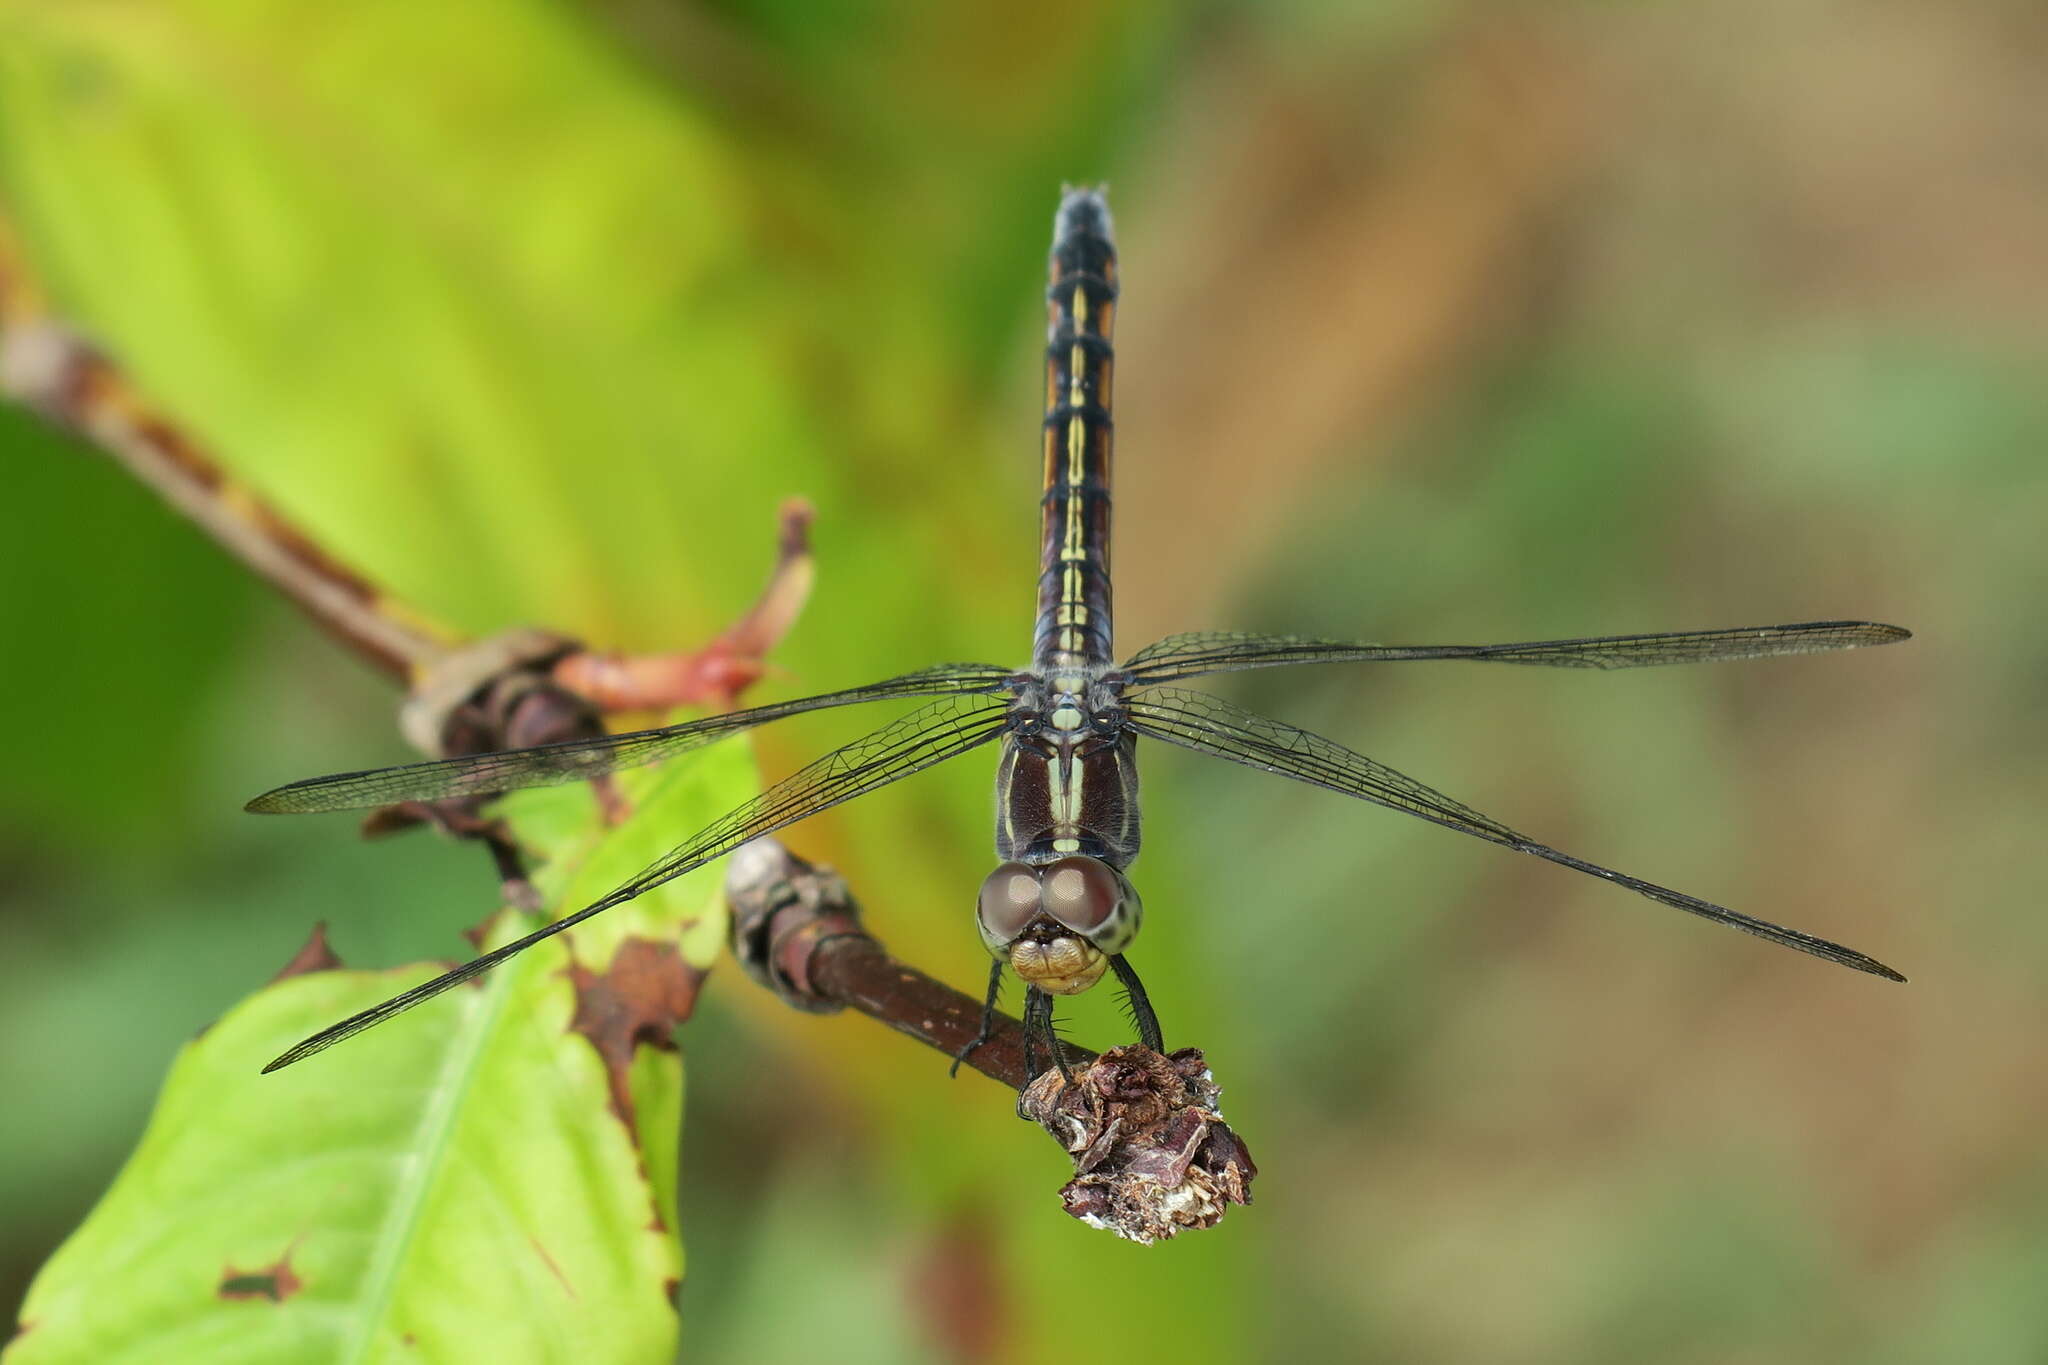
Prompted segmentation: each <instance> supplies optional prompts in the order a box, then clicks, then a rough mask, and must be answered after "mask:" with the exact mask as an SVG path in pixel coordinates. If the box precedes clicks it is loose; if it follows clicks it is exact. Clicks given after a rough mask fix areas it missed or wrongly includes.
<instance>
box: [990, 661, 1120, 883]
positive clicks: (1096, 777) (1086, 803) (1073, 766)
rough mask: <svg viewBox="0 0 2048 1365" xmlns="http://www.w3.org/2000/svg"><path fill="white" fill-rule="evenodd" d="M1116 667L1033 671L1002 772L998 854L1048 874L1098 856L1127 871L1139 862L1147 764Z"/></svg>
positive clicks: (1022, 689)
mask: <svg viewBox="0 0 2048 1365" xmlns="http://www.w3.org/2000/svg"><path fill="white" fill-rule="evenodd" d="M1123 683H1124V675H1123V674H1122V673H1120V672H1116V671H1112V670H1108V669H1094V670H1091V669H1078V668H1077V669H1074V670H1071V671H1065V670H1062V671H1058V672H1045V673H1040V672H1028V673H1020V674H1017V675H1016V676H1015V677H1014V678H1012V680H1011V684H1010V685H1011V688H1012V700H1011V702H1010V707H1009V712H1008V715H1007V717H1006V728H1007V733H1005V735H1004V736H1003V757H1002V761H1001V763H1000V764H999V765H998V767H997V770H996V856H997V857H998V858H1003V859H1006V860H1009V861H1013V862H1020V863H1028V864H1031V865H1033V866H1039V865H1043V864H1046V863H1050V862H1053V861H1055V860H1057V859H1060V858H1066V857H1075V856H1081V857H1089V858H1099V859H1101V860H1102V861H1103V862H1105V863H1107V864H1109V865H1110V866H1111V867H1112V868H1115V869H1117V870H1119V871H1121V870H1122V869H1123V868H1126V867H1128V866H1130V864H1131V861H1132V859H1134V858H1136V857H1137V856H1138V765H1137V755H1136V751H1135V746H1134V737H1133V735H1132V732H1131V728H1130V718H1129V715H1128V713H1127V712H1126V710H1125V708H1124V704H1123Z"/></svg>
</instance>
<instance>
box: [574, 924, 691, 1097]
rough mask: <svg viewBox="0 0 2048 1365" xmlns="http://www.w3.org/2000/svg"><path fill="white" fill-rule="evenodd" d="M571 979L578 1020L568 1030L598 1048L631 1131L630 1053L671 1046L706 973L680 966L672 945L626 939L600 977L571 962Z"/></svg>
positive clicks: (607, 1076)
mask: <svg viewBox="0 0 2048 1365" xmlns="http://www.w3.org/2000/svg"><path fill="white" fill-rule="evenodd" d="M569 980H570V983H571V984H573V985H574V986H575V987H576V1017H575V1018H573V1019H571V1020H570V1021H569V1028H570V1031H571V1032H574V1033H580V1034H582V1035H583V1036H584V1037H586V1038H588V1039H589V1040H590V1045H591V1046H592V1047H594V1048H596V1049H597V1055H598V1056H599V1057H600V1058H601V1059H603V1061H604V1066H605V1075H606V1080H607V1081H608V1083H609V1084H610V1086H611V1105H612V1112H613V1113H615V1114H617V1115H618V1116H619V1118H620V1119H621V1120H623V1121H624V1122H625V1123H626V1125H627V1126H628V1127H631V1126H632V1124H633V1092H632V1089H631V1087H630V1085H629V1083H628V1079H629V1074H628V1073H629V1072H630V1070H631V1068H632V1065H633V1051H634V1049H635V1048H636V1047H638V1046H639V1045H640V1044H642V1043H647V1044H650V1045H652V1046H654V1047H660V1048H670V1049H673V1048H674V1047H675V1040H674V1039H673V1038H672V1037H671V1036H670V1035H671V1034H673V1033H674V1032H675V1028H676V1025H678V1024H680V1023H682V1022H683V1021H684V1020H685V1019H688V1018H689V1017H690V1012H691V1011H692V1010H693V1009H695V1008H696V1004H697V988H698V986H699V985H701V984H702V982H703V980H704V973H703V971H701V970H700V969H698V968H696V967H692V966H691V965H690V964H689V963H687V962H685V961H683V955H682V952H681V951H680V950H679V949H678V948H677V947H676V945H675V944H674V943H657V942H656V941H654V940H653V939H646V938H628V939H626V940H625V941H624V942H623V943H621V944H620V945H619V950H618V951H617V952H616V953H614V954H613V955H612V964H611V966H610V967H608V968H606V969H605V971H604V973H603V974H602V975H600V974H598V973H596V972H593V971H591V970H590V969H589V968H588V967H585V966H583V965H582V964H581V963H572V964H571V965H570V967H569Z"/></svg>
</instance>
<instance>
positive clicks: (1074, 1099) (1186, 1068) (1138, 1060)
mask: <svg viewBox="0 0 2048 1365" xmlns="http://www.w3.org/2000/svg"><path fill="white" fill-rule="evenodd" d="M1221 1093H1222V1092H1221V1091H1220V1090H1219V1089H1218V1087H1217V1085H1216V1082H1215V1080H1214V1078H1212V1077H1211V1076H1210V1074H1209V1067H1208V1064H1207V1063H1206V1062H1204V1061H1203V1060H1202V1053H1201V1051H1200V1049H1198V1048H1182V1049H1181V1050H1180V1051H1178V1052H1175V1053H1173V1054H1172V1055H1170V1056H1161V1055H1160V1054H1159V1053H1157V1052H1154V1051H1152V1050H1151V1049H1150V1048H1145V1047H1136V1046H1133V1047H1118V1048H1111V1049H1110V1050H1109V1051H1108V1052H1105V1053H1103V1054H1102V1055H1101V1056H1100V1057H1097V1058H1096V1059H1095V1060H1094V1061H1092V1062H1090V1063H1088V1065H1087V1066H1085V1067H1081V1068H1078V1069H1076V1070H1075V1072H1074V1079H1073V1081H1072V1083H1069V1082H1068V1081H1067V1080H1066V1079H1065V1078H1064V1077H1062V1076H1061V1075H1060V1073H1059V1072H1058V1071H1046V1072H1044V1073H1043V1074H1041V1075H1040V1076H1039V1077H1038V1079H1037V1080H1035V1081H1033V1082H1032V1083H1031V1085H1030V1087H1029V1088H1027V1089H1026V1090H1025V1091H1024V1094H1023V1095H1022V1096H1021V1097H1020V1098H1019V1099H1018V1102H1017V1108H1018V1112H1019V1113H1021V1114H1023V1115H1024V1116H1025V1117H1026V1118H1029V1119H1033V1120H1035V1121H1036V1122H1037V1123H1038V1124H1039V1126H1040V1127H1042V1128H1044V1129H1045V1131H1046V1132H1048V1133H1050V1134H1052V1135H1053V1137H1054V1138H1055V1139H1057V1140H1058V1141H1059V1143H1060V1145H1061V1146H1063V1147H1065V1148H1066V1149H1067V1152H1068V1153H1069V1154H1070V1155H1071V1156H1072V1157H1073V1158H1074V1178H1073V1179H1072V1180H1070V1181H1068V1182H1067V1183H1066V1185H1065V1186H1064V1187H1062V1188H1061V1190H1060V1202H1061V1203H1062V1204H1063V1205H1065V1206H1066V1210H1067V1212H1068V1213H1069V1214H1071V1215H1073V1216H1074V1217H1076V1218H1078V1219H1080V1220H1081V1221H1082V1222H1084V1223H1086V1224H1088V1225H1089V1226H1090V1227H1097V1228H1106V1229H1107V1230H1109V1231H1111V1232H1114V1233H1115V1234H1116V1235H1117V1236H1119V1237H1123V1238H1127V1239H1128V1240H1130V1241H1133V1242H1143V1243H1151V1242H1158V1241H1163V1240H1165V1239H1166V1238H1169V1237H1173V1236H1175V1235H1177V1234H1179V1233H1181V1232H1184V1231H1186V1230H1188V1229H1190V1228H1207V1227H1214V1226H1215V1225H1216V1224H1217V1223H1218V1222H1220V1221H1221V1220H1222V1218H1223V1215H1224V1214H1225V1213H1227V1212H1229V1209H1230V1206H1231V1205H1232V1204H1249V1203H1251V1202H1252V1194H1251V1183H1252V1178H1253V1177H1254V1176H1256V1175H1257V1174H1258V1173H1259V1171H1258V1167H1257V1166H1255V1165H1253V1164H1252V1157H1251V1153H1250V1152H1249V1151H1247V1150H1246V1149H1245V1145H1244V1142H1243V1141H1242V1140H1241V1139H1240V1138H1239V1137H1238V1136H1237V1134H1236V1133H1234V1132H1232V1131H1231V1130H1230V1125H1229V1124H1227V1123H1225V1122H1224V1121H1223V1116H1222V1114H1220V1113H1218V1112H1217V1109H1216V1102H1217V1098H1218V1096H1219V1095H1220V1094H1221Z"/></svg>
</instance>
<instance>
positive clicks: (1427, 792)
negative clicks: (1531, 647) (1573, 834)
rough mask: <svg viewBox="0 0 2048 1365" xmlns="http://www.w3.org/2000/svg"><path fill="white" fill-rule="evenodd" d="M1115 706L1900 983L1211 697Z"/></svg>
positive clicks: (1141, 720) (1870, 964) (1876, 968)
mask: <svg viewBox="0 0 2048 1365" xmlns="http://www.w3.org/2000/svg"><path fill="white" fill-rule="evenodd" d="M1125 706H1126V708H1127V710H1128V713H1129V715H1130V718H1131V724H1132V726H1133V727H1134V728H1135V729H1136V730H1137V732H1138V733H1139V734H1141V735H1147V736H1150V737H1151V738H1153V739H1159V740H1164V741H1165V742H1166V743H1168V744H1177V745H1179V746H1181V747H1182V748H1184V749H1193V750H1194V751H1195V752H1197V753H1203V754H1213V755H1215V756H1216V757H1218V758H1227V759H1229V760H1231V761H1232V762H1233V763H1242V764H1244V765H1245V766H1247V767H1251V768H1263V769H1265V770H1266V771H1267V772H1272V773H1278V774H1280V775H1281V776H1282V777H1291V778H1293V779H1294V780H1295V781H1297V782H1306V783H1308V784H1310V785H1311V786H1316V787H1326V788H1328V789H1329V790H1331V791H1334V792H1339V793H1341V794H1343V795H1345V796H1354V797H1357V798H1358V799H1359V800H1361V801H1370V802H1372V803H1373V804H1374V805H1379V806H1385V807H1387V808H1388V809H1390V810H1397V811H1401V812H1402V813H1404V814H1407V815H1413V816H1417V817H1419V818H1421V819H1424V820H1428V821H1431V822H1432V823H1435V824H1439V825H1443V826H1445V827H1446V828H1448V829H1454V830H1457V831H1458V832H1459V833H1460V834H1470V835H1472V836H1473V837H1474V838H1479V839H1484V840H1486V841H1487V842H1489V843H1495V844H1499V845H1501V846H1502V847H1504V848H1511V849H1514V850H1515V851H1516V852H1518V853H1533V854H1535V855H1536V856H1537V857H1539V858H1543V859H1546V860H1548V861H1550V862H1553V863H1556V864H1558V865H1559V866H1561V867H1569V868H1571V869H1573V870H1574V871H1577V872H1585V873H1588V874H1590V875H1592V876H1595V877H1600V878H1603V879H1605V880H1607V881H1610V882H1614V883H1615V884H1617V885H1619V886H1625V887H1627V888H1628V889H1629V890H1631V891H1634V892H1635V893H1637V894H1638V895H1642V896H1647V897H1649V898H1650V899H1651V900H1653V901H1656V902H1657V903H1658V904H1660V905H1668V906H1671V907H1673V908H1674V909H1678V910H1684V911H1687V912H1688V913H1690V914H1694V915H1698V916H1700V917H1701V918H1703V919H1710V920H1714V921H1715V922H1717V923H1720V924H1728V925H1733V926H1734V927H1735V928H1737V929H1740V930H1742V931H1744V932H1745V933H1750V934H1755V935H1756V936H1757V937H1758V938H1766V939H1769V940H1770V941H1771V942H1773V943H1782V944H1784V945H1785V946H1786V947H1787V948H1797V949H1798V950H1799V951H1800V952H1802V953H1811V954H1812V955H1813V956H1815V957H1818V958H1824V959H1826V960H1827V961H1829V962H1837V963H1840V964H1841V965H1842V966H1844V967H1853V968H1855V969H1856V970H1857V971H1859V972H1869V973H1870V974H1871V975H1873V976H1882V977H1886V978H1888V979H1890V980H1893V981H1904V980H1905V979H1906V978H1905V977H1903V976H1900V975H1899V974H1898V973H1897V972H1895V971H1893V970H1892V969H1891V968H1889V967H1887V966H1885V965H1884V964H1883V963H1882V962H1879V961H1878V960H1877V959H1875V958H1872V957H1866V956H1865V955H1864V954H1862V953H1859V952H1857V951H1856V950H1855V949H1853V948H1845V947H1843V946H1842V945H1841V944H1839V943H1831V942H1829V941H1828V940H1827V939H1824V938H1816V937H1814V936H1813V935H1812V934H1804V933H1801V932H1800V931H1799V930H1797V929H1787V928H1785V927H1784V926H1783V925H1778V924H1772V923H1771V922H1770V921H1768V920H1760V919H1755V918H1753V917H1751V916H1749V915H1745V914H1741V913H1739V912H1737V911H1734V910H1730V909H1727V908H1726V907H1724V906H1719V905H1714V904H1712V903H1711V902H1708V901H1703V900H1700V899H1698V898H1697V897H1694V896H1688V895H1686V894H1685V893H1683V892H1680V891H1673V890H1671V889H1670V888H1669V887H1663V886H1658V885H1656V884H1655V883H1653V882H1646V881H1643V880H1641V879H1640V878H1637V877H1631V876H1628V875H1627V874H1626V873H1621V872H1616V871H1614V870H1613V869H1612V868H1606V867H1601V866H1600V865H1599V864H1598V863H1589V862H1587V861H1585V860H1584V859H1582V858H1575V857H1573V856H1572V855H1571V854H1569V853H1561V852H1559V851H1558V850H1557V849H1554V848H1551V847H1550V846H1549V845H1547V844H1540V843H1538V842H1536V841H1535V840H1534V839H1531V838H1530V837H1529V836H1527V835H1526V834H1520V833H1517V832H1516V831H1515V830H1512V829H1509V828H1508V827H1507V826H1506V825H1504V824H1502V823H1501V822H1500V821H1498V820H1495V819H1494V818H1493V817H1492V816H1489V815H1483V814H1481V813H1480V812H1478V811H1476V810H1474V809H1472V807H1470V806H1467V805H1464V804H1463V803H1461V802H1458V801H1454V800H1452V799H1451V798H1450V797H1448V796H1445V795H1444V794H1443V793H1442V792H1440V791H1437V790H1435V789H1434V788H1432V787H1428V786H1425V785H1424V784H1422V783H1420V782H1417V781H1416V780H1415V779H1414V778H1412V777H1409V776H1407V775H1406V774H1403V773H1399V772H1396V771H1394V769H1392V768H1389V767H1387V766H1386V765H1385V764H1383V763H1375V762H1374V761H1373V760H1372V759H1369V758H1367V757H1366V756H1365V755H1363V754H1360V753H1356V752H1354V751H1352V750H1350V749H1347V748H1345V747H1344V746H1343V745H1341V744H1339V743H1337V742H1336V741H1335V740H1330V739H1325V738H1323V737H1322V736H1321V735H1317V734H1312V733H1310V732H1309V731H1307V730H1303V729H1300V728H1298V727H1296V726H1293V725H1288V724H1285V723H1284V722H1281V721H1277V720H1272V719H1270V718H1268V717H1266V716H1261V715H1258V714H1256V713H1254V712H1251V711H1247V710H1245V709H1243V708H1242V707H1238V706H1233V705H1231V704H1230V703H1229V702H1227V701H1224V700H1223V699H1222V698H1220V697H1213V696H1210V695H1208V694H1207V693H1203V692H1192V691H1188V690H1186V689H1184V688H1178V687H1165V688H1160V689H1158V690H1156V691H1150V692H1146V693H1143V694H1141V695H1140V696H1137V697H1134V698H1126V700H1125Z"/></svg>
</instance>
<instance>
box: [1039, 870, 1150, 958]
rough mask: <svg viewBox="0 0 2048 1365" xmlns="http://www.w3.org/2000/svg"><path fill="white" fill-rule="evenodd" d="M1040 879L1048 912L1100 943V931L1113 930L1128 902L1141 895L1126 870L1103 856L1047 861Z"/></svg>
mask: <svg viewBox="0 0 2048 1365" xmlns="http://www.w3.org/2000/svg"><path fill="white" fill-rule="evenodd" d="M1040 880H1041V882H1042V884H1043V886H1044V889H1045V913H1046V914H1048V915H1051V916H1052V917H1053V918H1054V919H1056V920H1058V921H1059V922H1060V923H1061V924H1063V925H1065V926H1066V927H1067V928H1069V929H1072V930H1073V931H1074V932H1075V933H1077V934H1079V935H1081V936H1082V937H1083V938H1086V939H1088V940H1089V941H1090V942H1094V943H1096V944H1097V946H1098V947H1099V946H1101V945H1100V942H1099V940H1098V935H1101V934H1103V933H1105V932H1108V931H1110V929H1111V926H1112V924H1113V922H1114V921H1116V920H1117V919H1118V918H1119V915H1120V912H1121V911H1122V910H1123V908H1124V906H1125V904H1126V902H1130V903H1135V902H1136V901H1137V899H1138V893H1137V892H1135V891H1133V890H1132V889H1131V884H1130V883H1129V882H1127V881H1125V880H1124V876H1123V874H1122V873H1121V872H1118V871H1117V870H1116V869H1115V868H1113V867H1111V866H1110V865H1109V864H1108V863H1105V862H1103V861H1102V860H1101V859H1100V858H1081V857H1074V858H1061V859H1058V860H1057V861H1054V862H1050V863H1047V864H1046V865H1045V871H1044V874H1043V876H1042V877H1041V879H1040ZM1111 951H1112V952H1114V951H1116V950H1115V949H1111Z"/></svg>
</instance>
